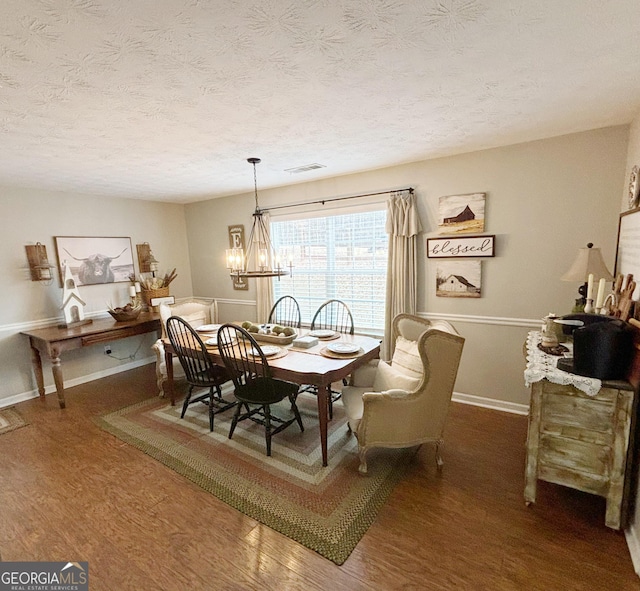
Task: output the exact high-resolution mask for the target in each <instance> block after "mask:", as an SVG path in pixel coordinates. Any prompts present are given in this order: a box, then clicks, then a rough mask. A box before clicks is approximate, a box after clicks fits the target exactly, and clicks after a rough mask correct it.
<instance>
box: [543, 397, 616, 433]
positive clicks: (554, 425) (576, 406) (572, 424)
mask: <svg viewBox="0 0 640 591" xmlns="http://www.w3.org/2000/svg"><path fill="white" fill-rule="evenodd" d="M543 396H544V401H543V404H542V413H541V424H540V430H541V432H542V433H548V434H553V435H558V436H562V437H569V438H573V439H580V440H581V441H590V442H592V443H599V444H603V443H606V444H609V443H610V442H611V440H612V436H613V427H614V424H615V420H614V416H615V409H616V407H615V404H614V403H613V402H609V401H607V400H596V399H588V398H583V397H578V396H566V395H565V396H562V395H561V394H548V393H545V394H544V395H543Z"/></svg>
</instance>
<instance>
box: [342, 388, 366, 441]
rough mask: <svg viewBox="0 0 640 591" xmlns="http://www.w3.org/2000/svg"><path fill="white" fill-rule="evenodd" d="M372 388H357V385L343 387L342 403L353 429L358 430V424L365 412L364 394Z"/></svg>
mask: <svg viewBox="0 0 640 591" xmlns="http://www.w3.org/2000/svg"><path fill="white" fill-rule="evenodd" d="M370 390H371V389H370V388H356V387H355V386H346V387H345V388H342V397H341V398H342V404H343V405H344V409H345V414H346V415H347V419H348V421H349V426H350V427H351V430H352V431H357V430H358V424H359V423H360V419H362V413H363V412H364V402H363V400H362V395H363V394H364V393H365V392H369V391H370Z"/></svg>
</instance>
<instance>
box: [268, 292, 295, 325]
mask: <svg viewBox="0 0 640 591" xmlns="http://www.w3.org/2000/svg"><path fill="white" fill-rule="evenodd" d="M267 323H268V324H279V325H280V326H291V327H293V328H300V327H301V326H302V316H301V314H300V306H299V305H298V302H297V300H296V299H295V298H294V297H292V296H289V295H286V296H282V297H281V298H280V299H279V300H278V301H277V302H276V303H275V304H273V308H271V312H269V320H267Z"/></svg>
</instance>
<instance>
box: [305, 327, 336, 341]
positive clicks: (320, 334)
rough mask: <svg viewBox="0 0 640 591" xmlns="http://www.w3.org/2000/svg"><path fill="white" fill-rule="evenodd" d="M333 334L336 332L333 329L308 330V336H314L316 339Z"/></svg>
mask: <svg viewBox="0 0 640 591" xmlns="http://www.w3.org/2000/svg"><path fill="white" fill-rule="evenodd" d="M335 334H336V331H335V330H326V329H321V330H312V331H310V332H309V336H310V337H316V338H318V339H330V338H331V337H333V336H335Z"/></svg>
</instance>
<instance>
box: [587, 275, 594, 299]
mask: <svg viewBox="0 0 640 591" xmlns="http://www.w3.org/2000/svg"><path fill="white" fill-rule="evenodd" d="M587 299H588V300H592V299H593V273H589V279H588V280H587Z"/></svg>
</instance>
